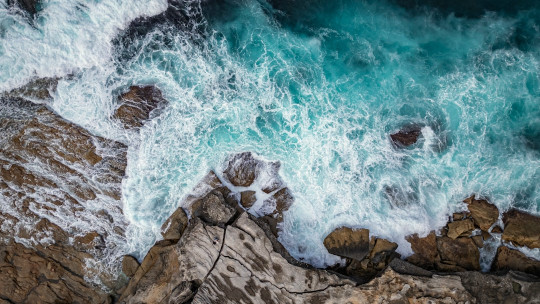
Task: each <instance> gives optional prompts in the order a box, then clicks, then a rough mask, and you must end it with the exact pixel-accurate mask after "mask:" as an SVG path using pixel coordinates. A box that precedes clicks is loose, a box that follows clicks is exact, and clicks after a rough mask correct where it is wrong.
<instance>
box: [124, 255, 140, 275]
mask: <svg viewBox="0 0 540 304" xmlns="http://www.w3.org/2000/svg"><path fill="white" fill-rule="evenodd" d="M139 265H140V264H139V261H137V259H135V258H134V257H132V256H130V255H125V256H124V257H123V259H122V272H123V273H124V274H125V275H127V276H128V277H132V276H134V275H135V272H137V269H138V268H139Z"/></svg>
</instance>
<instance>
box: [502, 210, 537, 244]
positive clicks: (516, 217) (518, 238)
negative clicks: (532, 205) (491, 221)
mask: <svg viewBox="0 0 540 304" xmlns="http://www.w3.org/2000/svg"><path fill="white" fill-rule="evenodd" d="M503 222H504V232H503V234H502V239H503V241H506V242H512V243H513V244H514V245H516V246H527V247H529V248H540V217H538V216H534V215H531V214H528V213H525V212H523V211H519V210H516V209H512V210H510V211H508V212H506V213H504V215H503Z"/></svg>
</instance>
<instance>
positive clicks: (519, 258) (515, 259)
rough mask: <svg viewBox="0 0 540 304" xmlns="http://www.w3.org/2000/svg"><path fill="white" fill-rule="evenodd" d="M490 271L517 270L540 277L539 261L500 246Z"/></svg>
mask: <svg viewBox="0 0 540 304" xmlns="http://www.w3.org/2000/svg"><path fill="white" fill-rule="evenodd" d="M492 270H493V271H503V270H517V271H522V272H525V273H530V274H533V275H536V276H538V277H540V261H537V260H535V259H532V258H529V257H527V256H526V255H525V254H523V253H522V252H520V251H518V250H514V249H510V248H508V247H506V246H500V247H499V248H498V249H497V255H496V256H495V260H494V262H493V265H492Z"/></svg>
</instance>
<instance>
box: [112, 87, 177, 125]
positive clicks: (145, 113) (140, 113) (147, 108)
mask: <svg viewBox="0 0 540 304" xmlns="http://www.w3.org/2000/svg"><path fill="white" fill-rule="evenodd" d="M118 102H119V104H120V106H119V107H118V108H117V109H116V111H115V112H114V115H113V118H114V119H117V120H119V121H120V122H121V123H122V124H123V126H124V128H125V129H132V128H140V127H142V126H143V124H144V122H145V121H146V120H148V119H149V118H150V114H151V113H152V111H154V110H156V109H157V108H158V107H160V106H163V105H164V104H166V103H167V101H166V100H165V99H164V98H163V96H162V94H161V91H160V90H159V89H158V88H156V87H155V86H144V87H139V86H131V87H129V90H128V91H127V92H126V93H123V94H121V95H120V96H118Z"/></svg>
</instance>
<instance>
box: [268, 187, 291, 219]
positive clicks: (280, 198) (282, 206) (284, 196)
mask: <svg viewBox="0 0 540 304" xmlns="http://www.w3.org/2000/svg"><path fill="white" fill-rule="evenodd" d="M268 203H275V204H276V209H275V210H274V212H273V213H272V215H274V217H275V218H277V219H278V221H279V222H281V221H282V220H283V212H285V211H287V210H289V208H290V207H291V206H292V204H293V203H294V197H293V195H292V193H291V191H290V190H289V188H283V189H281V190H279V191H277V192H276V193H274V195H272V197H270V199H269V200H267V201H265V202H264V204H268Z"/></svg>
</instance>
